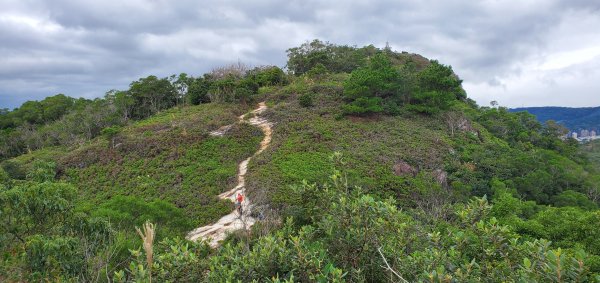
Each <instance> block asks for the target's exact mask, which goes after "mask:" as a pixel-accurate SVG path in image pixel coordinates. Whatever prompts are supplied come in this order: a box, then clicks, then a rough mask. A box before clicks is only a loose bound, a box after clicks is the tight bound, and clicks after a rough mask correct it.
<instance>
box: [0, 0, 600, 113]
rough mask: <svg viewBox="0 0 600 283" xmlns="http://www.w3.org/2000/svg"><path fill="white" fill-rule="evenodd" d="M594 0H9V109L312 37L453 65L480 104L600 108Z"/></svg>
mask: <svg viewBox="0 0 600 283" xmlns="http://www.w3.org/2000/svg"><path fill="white" fill-rule="evenodd" d="M595 2H597V1H585V0H578V1H567V0H563V1H559V0H551V1H514V2H513V3H508V1H469V0H454V1H417V0H406V1H366V0H352V1H345V2H344V3H341V2H339V1H317V0H308V1H295V0H294V1H274V0H259V1H233V0H225V1H216V0H211V1H191V0H184V1H167V0H132V1H114V0H112V1H108V0H107V1H81V0H79V1H76V0H54V1H42V0H4V1H2V3H0V108H2V107H15V106H18V105H19V104H20V103H22V102H24V101H25V100H29V99H40V98H43V97H45V96H48V95H53V94H56V93H65V94H67V95H71V96H84V97H98V96H102V95H103V94H104V93H105V92H106V91H107V90H110V89H113V88H116V89H124V88H126V87H127V85H128V84H129V83H130V82H131V81H132V80H136V79H138V78H140V77H144V76H147V75H150V74H154V75H158V76H168V75H170V74H174V73H179V72H186V73H189V74H192V75H200V74H202V73H204V72H206V71H209V70H210V69H211V68H213V67H215V66H218V65H222V64H226V63H230V62H236V61H238V60H241V61H243V62H245V63H248V64H276V65H280V66H283V65H284V64H285V61H286V58H285V50H286V49H287V48H289V47H293V46H297V45H299V44H301V43H302V42H304V41H306V40H311V39H313V38H320V39H323V40H327V41H330V42H334V43H340V44H350V45H358V46H362V45H366V44H375V45H376V46H379V47H382V46H384V44H385V43H386V42H389V43H390V45H391V46H392V47H393V48H394V49H396V50H398V51H402V50H404V51H409V52H415V53H420V54H422V55H424V56H426V57H429V58H432V59H438V60H439V61H440V62H442V63H445V64H451V65H452V66H453V68H454V70H455V71H456V72H457V73H458V74H459V75H460V76H461V78H462V79H463V80H464V81H465V88H466V89H467V91H468V93H469V95H470V96H471V97H473V98H475V99H476V100H477V101H478V102H480V103H481V104H487V103H488V102H489V101H491V100H498V101H500V102H501V103H503V104H504V105H508V106H521V105H545V104H554V105H567V106H569V105H572V106H583V105H587V106H592V105H598V104H600V97H599V96H598V95H597V92H598V91H599V90H600V79H599V78H600V77H599V76H600V75H599V74H598V72H597V71H596V70H597V69H598V68H597V67H598V60H597V58H596V56H598V55H600V51H599V52H598V54H596V51H595V49H594V47H595V46H600V32H598V31H597V28H596V27H597V26H600V17H598V16H599V13H600V4H599V3H595ZM561 58H562V59H561ZM571 90H572V91H576V92H577V95H573V93H571V92H572V91H571Z"/></svg>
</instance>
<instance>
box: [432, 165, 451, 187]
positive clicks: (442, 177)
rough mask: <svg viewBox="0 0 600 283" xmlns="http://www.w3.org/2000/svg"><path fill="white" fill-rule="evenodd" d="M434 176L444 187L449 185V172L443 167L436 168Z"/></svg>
mask: <svg viewBox="0 0 600 283" xmlns="http://www.w3.org/2000/svg"><path fill="white" fill-rule="evenodd" d="M433 177H434V178H435V181H436V182H438V184H440V185H442V187H444V188H445V187H447V186H448V173H446V171H444V170H442V169H436V170H435V171H433Z"/></svg>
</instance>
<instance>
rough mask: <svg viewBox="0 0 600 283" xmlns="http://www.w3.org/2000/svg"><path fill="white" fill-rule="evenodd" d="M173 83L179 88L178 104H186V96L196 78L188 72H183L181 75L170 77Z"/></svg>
mask: <svg viewBox="0 0 600 283" xmlns="http://www.w3.org/2000/svg"><path fill="white" fill-rule="evenodd" d="M169 80H170V81H171V84H172V85H173V87H175V89H176V90H177V104H185V102H186V101H187V99H186V96H187V94H188V90H189V88H190V85H191V84H192V83H193V81H194V78H193V77H189V76H188V75H187V74H186V73H181V74H179V76H175V75H172V76H171V77H169Z"/></svg>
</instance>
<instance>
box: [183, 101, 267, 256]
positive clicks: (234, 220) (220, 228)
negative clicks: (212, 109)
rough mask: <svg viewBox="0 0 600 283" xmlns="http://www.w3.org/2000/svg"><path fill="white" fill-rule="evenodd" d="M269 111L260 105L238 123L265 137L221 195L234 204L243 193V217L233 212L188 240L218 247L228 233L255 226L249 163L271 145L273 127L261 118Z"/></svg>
mask: <svg viewBox="0 0 600 283" xmlns="http://www.w3.org/2000/svg"><path fill="white" fill-rule="evenodd" d="M266 109H267V105H266V104H265V103H264V102H261V103H259V104H258V108H256V109H254V110H252V111H251V112H250V114H251V115H252V116H253V117H252V118H250V119H249V120H248V121H246V120H245V119H244V117H245V116H246V115H247V114H244V115H241V116H240V117H239V121H238V123H245V122H247V123H249V124H251V125H254V126H257V127H259V128H260V129H261V130H262V131H263V133H264V135H265V137H264V138H263V140H262V141H261V142H260V148H259V149H258V151H256V152H255V153H254V154H253V155H252V156H250V157H248V158H247V159H246V160H244V161H242V162H241V163H240V165H239V167H238V173H237V180H238V182H237V185H236V186H235V187H234V188H233V189H231V190H229V191H227V192H224V193H222V194H220V195H219V198H221V199H229V200H231V201H232V202H235V197H236V196H237V194H238V193H241V194H242V195H243V196H244V201H243V202H242V212H243V213H242V215H240V214H239V213H238V212H237V210H235V209H234V210H233V211H232V212H231V213H229V214H227V215H225V216H223V217H221V219H219V220H218V221H217V222H215V223H213V224H210V225H206V226H202V227H199V228H196V229H194V230H193V231H191V232H190V233H188V235H187V236H186V238H187V239H188V240H191V241H197V240H199V239H203V240H207V241H209V244H210V246H211V247H213V248H214V247H217V246H218V245H219V242H220V241H222V240H223V239H225V236H227V233H229V232H233V231H236V230H240V229H249V228H250V227H252V225H254V223H255V222H256V219H254V217H252V216H251V215H250V212H251V208H252V206H251V205H250V199H248V197H247V196H246V180H245V176H246V171H247V170H248V162H250V160H251V159H252V158H253V157H254V156H256V155H258V154H260V153H261V152H263V151H264V150H265V149H266V148H267V147H268V146H269V144H270V143H271V133H272V131H271V126H272V124H271V123H270V122H269V121H267V120H266V119H263V118H260V117H259V115H260V114H261V113H262V112H264V111H265V110H266ZM232 126H233V125H227V126H223V127H221V128H219V129H218V130H216V131H214V132H211V133H210V135H211V136H223V135H224V134H225V133H226V132H227V131H228V130H229V129H231V127H232Z"/></svg>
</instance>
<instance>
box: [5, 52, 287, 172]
mask: <svg viewBox="0 0 600 283" xmlns="http://www.w3.org/2000/svg"><path fill="white" fill-rule="evenodd" d="M285 82H286V75H285V74H284V72H283V71H282V70H281V69H280V68H278V67H275V66H263V67H256V68H253V69H248V68H247V67H246V66H244V65H243V64H239V63H238V64H237V65H230V66H226V67H222V68H216V69H214V70H213V71H212V72H210V73H207V74H205V75H203V76H201V77H197V78H195V77H192V76H188V75H187V74H185V73H182V74H179V75H177V76H176V75H172V76H170V77H166V78H158V77H156V76H148V77H146V78H140V79H139V80H137V81H134V82H132V83H131V84H130V85H129V89H127V90H123V91H120V90H111V91H109V92H107V93H106V95H105V97H104V98H97V99H93V100H89V99H84V98H79V99H75V98H71V97H67V96H65V95H63V94H58V95H55V96H50V97H47V98H45V99H44V100H42V101H27V102H25V103H23V105H21V106H20V107H18V108H16V109H14V110H12V111H9V110H8V109H4V110H2V111H1V112H0V160H2V159H6V158H9V157H12V156H17V155H19V154H23V153H26V152H28V151H31V150H36V149H39V148H42V147H47V146H57V145H65V146H71V145H76V144H81V143H82V142H85V141H88V140H90V139H92V138H94V137H96V136H98V135H100V133H101V132H102V130H103V129H104V128H107V127H111V126H122V125H125V124H127V123H128V122H129V121H130V120H139V119H144V118H146V117H150V116H152V115H154V114H156V113H158V112H160V111H162V110H165V109H168V108H171V107H174V106H184V105H197V104H200V103H207V102H240V103H247V102H249V101H250V100H251V99H252V97H253V96H254V95H256V94H257V93H258V88H259V87H263V86H273V85H281V84H284V83H285Z"/></svg>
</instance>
